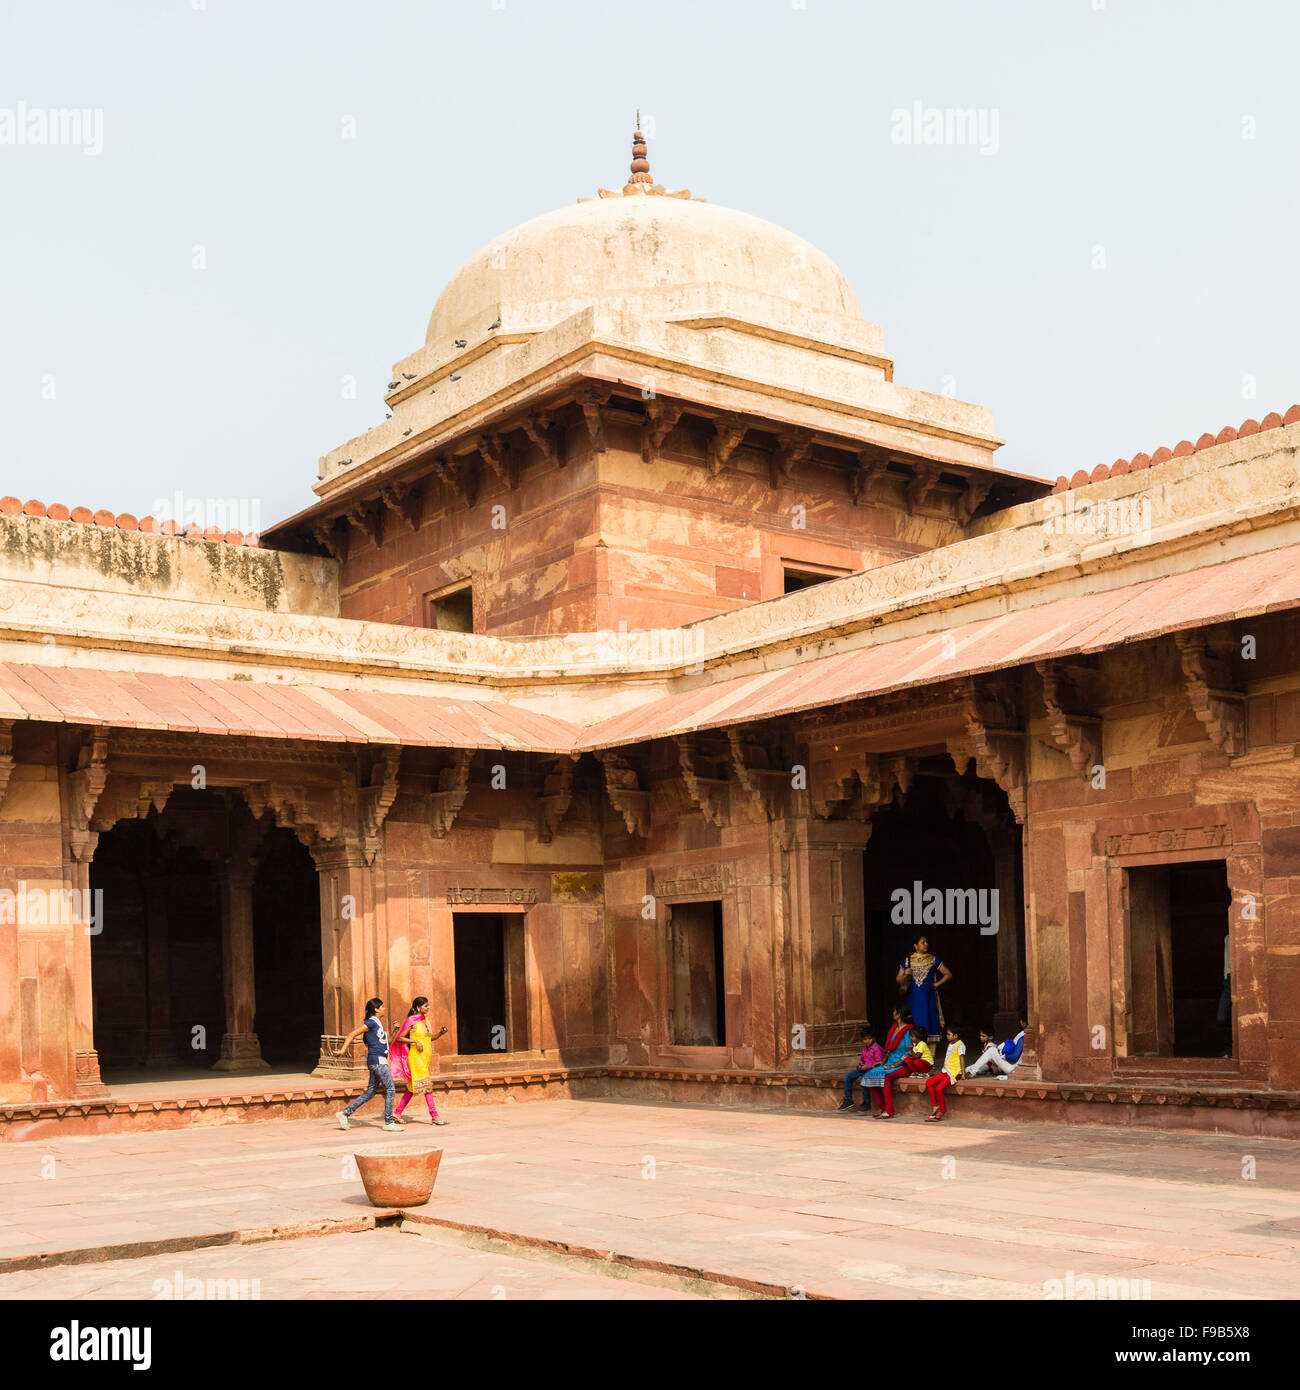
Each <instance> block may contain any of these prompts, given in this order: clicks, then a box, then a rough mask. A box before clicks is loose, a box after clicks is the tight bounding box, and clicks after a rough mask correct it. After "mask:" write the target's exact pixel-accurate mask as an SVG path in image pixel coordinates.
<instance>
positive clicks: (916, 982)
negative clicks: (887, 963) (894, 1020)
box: [897, 936, 952, 1039]
mask: <svg viewBox="0 0 1300 1390" xmlns="http://www.w3.org/2000/svg"><path fill="white" fill-rule="evenodd" d="M897 979H898V983H899V985H900V986H902V987H903V988H904V990H905V991H906V997H907V1007H908V1008H909V1009H910V1010H911V1011H912V1018H913V1019H914V1020H915V1021H916V1026H917V1027H918V1028H924V1029H925V1032H926V1036H927V1037H928V1038H930V1039H935V1038H937V1037H938V1036H939V1031H940V1029H941V1028H942V1027H943V1010H942V1009H940V1007H939V987H940V986H941V985H946V984H947V983H948V981H949V980H951V979H952V971H951V970H949V969H948V967H947V966H946V965H945V964H944V963H943V961H941V960H939V959H938V957H937V956H933V955H931V954H930V943H929V941H928V940H927V939H926V938H925V937H924V936H919V937H917V939H916V940H915V941H914V942H913V943H912V954H911V955H910V956H908V958H907V959H906V960H905V961H904V962H903V963H902V965H900V966H899V967H898V976H897Z"/></svg>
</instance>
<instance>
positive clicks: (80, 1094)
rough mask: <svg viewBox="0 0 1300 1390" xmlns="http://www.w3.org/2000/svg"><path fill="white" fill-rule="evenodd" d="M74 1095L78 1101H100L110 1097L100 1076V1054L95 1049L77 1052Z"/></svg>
mask: <svg viewBox="0 0 1300 1390" xmlns="http://www.w3.org/2000/svg"><path fill="white" fill-rule="evenodd" d="M73 1095H74V1096H75V1097H76V1099H77V1100H98V1099H101V1098H102V1097H104V1096H106V1095H108V1087H107V1086H105V1085H104V1082H103V1079H102V1078H101V1077H100V1075H99V1053H98V1052H96V1051H95V1049H94V1048H93V1047H91V1048H86V1049H84V1050H83V1049H80V1048H79V1049H78V1050H77V1054H76V1080H75V1085H74V1088H73Z"/></svg>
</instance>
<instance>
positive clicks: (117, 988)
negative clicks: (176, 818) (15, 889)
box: [90, 816, 226, 1072]
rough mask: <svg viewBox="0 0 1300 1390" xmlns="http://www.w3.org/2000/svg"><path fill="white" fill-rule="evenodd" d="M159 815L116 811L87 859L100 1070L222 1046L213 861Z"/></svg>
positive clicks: (192, 1055)
mask: <svg viewBox="0 0 1300 1390" xmlns="http://www.w3.org/2000/svg"><path fill="white" fill-rule="evenodd" d="M160 823H161V818H160V817H157V816H151V817H150V818H149V819H148V820H128V821H120V822H119V823H118V824H117V825H115V826H114V827H113V828H112V829H111V830H107V831H105V832H104V833H103V834H102V835H101V836H100V838H99V844H98V846H97V848H96V850H95V857H94V859H93V860H92V861H91V865H90V887H91V891H92V892H94V891H102V892H103V895H104V896H103V899H102V902H103V917H102V919H101V930H100V932H99V934H98V935H97V936H93V937H92V938H91V943H90V959H91V979H92V981H93V994H92V1010H93V1014H92V1016H93V1027H94V1033H95V1047H96V1049H97V1050H98V1052H99V1059H100V1066H101V1069H102V1070H103V1071H105V1072H109V1071H113V1070H121V1069H123V1068H130V1067H144V1066H148V1067H175V1066H190V1067H210V1066H211V1065H212V1064H213V1062H215V1061H216V1060H217V1058H218V1056H219V1055H220V1051H221V1037H222V1034H223V1032H224V1031H225V1020H226V1003H225V993H224V989H223V983H222V967H221V901H220V892H219V887H220V885H219V884H218V881H217V877H216V874H215V873H214V872H213V867H212V865H211V864H210V863H209V862H207V861H206V860H205V859H204V858H203V856H202V855H200V854H199V852H198V851H197V850H196V849H193V848H191V847H190V846H188V845H184V844H181V843H179V842H178V840H177V839H176V837H175V836H174V835H172V836H168V835H166V834H164V833H160V830H159V826H160Z"/></svg>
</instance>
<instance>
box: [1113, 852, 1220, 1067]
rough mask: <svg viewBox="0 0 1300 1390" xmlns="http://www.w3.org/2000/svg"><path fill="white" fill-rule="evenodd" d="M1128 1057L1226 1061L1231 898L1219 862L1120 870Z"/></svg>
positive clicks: (1210, 861)
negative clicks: (1123, 897) (1224, 1010)
mask: <svg viewBox="0 0 1300 1390" xmlns="http://www.w3.org/2000/svg"><path fill="white" fill-rule="evenodd" d="M1124 877H1125V894H1126V898H1127V917H1128V947H1129V1010H1130V1023H1129V1037H1128V1049H1129V1055H1130V1056H1133V1057H1219V1056H1222V1055H1225V1054H1226V1055H1231V1053H1232V1051H1233V1048H1234V1043H1233V1028H1232V1018H1231V1014H1230V1013H1228V1015H1227V1017H1226V1018H1221V1014H1220V1001H1221V999H1222V996H1223V987H1224V958H1225V943H1226V941H1227V939H1228V934H1229V925H1228V924H1229V919H1230V907H1231V903H1232V894H1231V891H1230V890H1229V888H1228V866H1227V862H1226V861H1225V860H1222V859H1211V860H1203V861H1198V862H1194V863H1189V864H1156V865H1151V866H1148V867H1140V868H1132V869H1126V870H1125V874H1124Z"/></svg>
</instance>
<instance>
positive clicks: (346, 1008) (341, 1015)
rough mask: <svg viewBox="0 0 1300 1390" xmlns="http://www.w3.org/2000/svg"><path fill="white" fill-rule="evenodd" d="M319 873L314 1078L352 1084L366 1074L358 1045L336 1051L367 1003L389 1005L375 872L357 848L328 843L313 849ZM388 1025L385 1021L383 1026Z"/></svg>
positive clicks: (361, 1051) (362, 1050)
mask: <svg viewBox="0 0 1300 1390" xmlns="http://www.w3.org/2000/svg"><path fill="white" fill-rule="evenodd" d="M312 858H313V859H314V860H315V861H316V868H317V870H318V871H319V873H320V932H321V974H322V981H323V987H324V993H325V1010H324V1019H325V1032H324V1034H323V1035H322V1037H321V1047H320V1059H319V1061H318V1062H317V1065H316V1068H315V1070H314V1071H313V1072H312V1075H313V1076H323V1077H328V1078H329V1079H330V1080H332V1081H352V1080H357V1079H364V1078H365V1076H366V1054H365V1049H364V1047H362V1046H361V1044H360V1043H356V1044H354V1045H353V1048H352V1051H351V1052H350V1053H349V1054H347V1055H346V1056H343V1057H335V1056H334V1048H335V1047H337V1046H338V1045H339V1043H341V1042H342V1041H343V1039H344V1038H345V1037H346V1036H347V1035H348V1034H349V1033H350V1032H352V1030H353V1029H354V1028H356V1027H357V1026H358V1025H359V1024H360V1023H361V1021H362V1016H363V1014H364V1012H365V1003H366V1000H367V999H369V998H372V997H375V996H378V997H379V998H381V999H383V1000H384V1002H385V1003H389V1004H390V1003H391V1001H390V1000H389V999H388V995H387V992H386V991H387V988H388V980H387V974H388V972H387V959H386V956H385V957H384V958H382V959H381V953H380V951H379V949H378V923H377V920H376V916H377V914H376V898H375V878H374V871H373V869H372V867H371V866H370V865H368V864H367V863H366V860H365V855H364V854H363V853H362V850H361V848H360V846H358V845H354V844H351V843H348V842H345V841H333V840H331V841H327V842H325V843H323V844H320V845H316V846H314V847H313V848H312ZM385 1026H386V1027H387V1023H386V1024H385Z"/></svg>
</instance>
